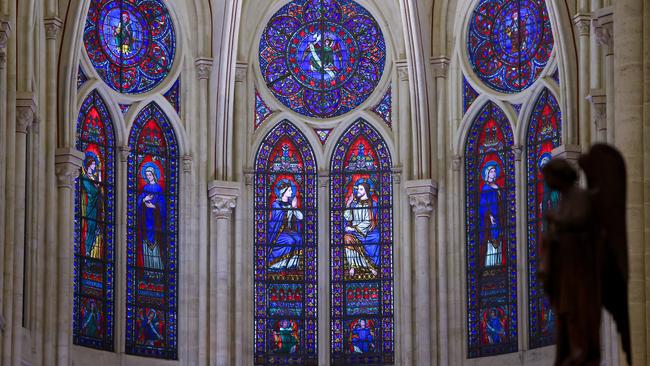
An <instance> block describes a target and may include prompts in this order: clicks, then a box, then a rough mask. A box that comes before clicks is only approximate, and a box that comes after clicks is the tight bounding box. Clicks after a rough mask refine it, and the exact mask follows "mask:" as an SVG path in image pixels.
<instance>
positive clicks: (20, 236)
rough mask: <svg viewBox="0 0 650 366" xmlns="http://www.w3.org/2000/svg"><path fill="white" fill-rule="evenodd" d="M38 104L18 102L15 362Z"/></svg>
mask: <svg viewBox="0 0 650 366" xmlns="http://www.w3.org/2000/svg"><path fill="white" fill-rule="evenodd" d="M35 113H36V103H35V100H34V96H33V95H32V94H23V95H20V96H19V97H18V98H17V99H16V132H15V139H16V145H15V168H14V169H15V170H14V174H15V177H14V185H15V188H14V198H13V200H14V216H15V219H14V255H13V257H14V260H13V280H14V284H13V288H14V291H13V312H12V315H11V318H12V323H13V325H12V328H13V334H12V348H13V351H12V363H13V364H17V363H18V362H19V360H20V358H21V357H22V352H21V345H22V343H23V342H22V332H21V328H22V318H23V301H24V295H25V294H24V293H23V279H24V276H25V268H24V263H25V225H26V222H25V219H26V216H25V210H26V204H25V187H26V183H27V180H26V177H27V131H28V130H29V128H30V126H31V125H32V122H33V121H34V114H35Z"/></svg>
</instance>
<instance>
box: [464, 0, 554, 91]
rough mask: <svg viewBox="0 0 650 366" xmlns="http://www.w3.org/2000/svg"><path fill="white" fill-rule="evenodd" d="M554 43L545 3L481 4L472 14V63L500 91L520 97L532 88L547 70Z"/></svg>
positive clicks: (503, 0)
mask: <svg viewBox="0 0 650 366" xmlns="http://www.w3.org/2000/svg"><path fill="white" fill-rule="evenodd" d="M553 43H554V40H553V31H552V29H551V22H550V19H549V17H548V12H547V10H546V4H545V1H544V0H481V1H480V2H479V3H478V5H477V6H476V8H475V9H474V11H473V13H472V14H471V20H470V23H469V31H468V35H467V50H468V55H469V61H470V63H471V65H472V69H473V70H474V72H475V73H476V75H477V76H478V77H479V78H480V79H481V80H483V82H484V83H486V84H487V85H488V86H489V87H491V88H492V89H494V90H496V91H499V92H503V93H517V92H520V91H522V90H525V89H526V88H528V87H529V86H531V85H532V84H533V83H534V82H535V80H537V78H538V77H539V75H540V74H541V72H542V71H543V70H544V68H545V67H546V64H547V63H548V60H549V58H550V56H551V51H552V50H553Z"/></svg>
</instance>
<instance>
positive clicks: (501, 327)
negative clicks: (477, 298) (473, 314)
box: [483, 308, 506, 344]
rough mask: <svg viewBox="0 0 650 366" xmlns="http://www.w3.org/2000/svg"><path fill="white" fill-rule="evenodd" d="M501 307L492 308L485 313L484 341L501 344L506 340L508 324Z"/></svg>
mask: <svg viewBox="0 0 650 366" xmlns="http://www.w3.org/2000/svg"><path fill="white" fill-rule="evenodd" d="M502 313H503V311H502V310H501V309H497V308H492V309H490V310H489V311H486V312H485V313H484V314H483V327H484V338H483V341H484V343H488V344H499V343H501V342H503V341H505V340H506V325H505V319H504V317H503V314H502Z"/></svg>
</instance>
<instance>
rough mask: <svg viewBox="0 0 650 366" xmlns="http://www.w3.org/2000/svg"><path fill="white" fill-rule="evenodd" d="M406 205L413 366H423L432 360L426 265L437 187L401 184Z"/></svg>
mask: <svg viewBox="0 0 650 366" xmlns="http://www.w3.org/2000/svg"><path fill="white" fill-rule="evenodd" d="M405 187H406V193H407V194H408V198H409V204H410V205H411V208H412V209H413V214H414V216H415V220H414V236H413V242H414V250H413V257H414V258H413V272H414V274H415V278H414V281H413V290H412V294H413V301H414V302H415V305H414V307H413V308H414V310H415V312H414V317H415V321H414V326H413V329H414V332H413V338H414V343H415V344H414V347H413V353H414V364H415V365H427V364H430V363H431V362H432V360H434V358H432V355H435V350H434V349H432V348H433V347H434V346H435V345H434V344H433V343H432V337H431V329H434V327H433V325H434V324H433V323H432V321H431V303H430V301H431V281H430V278H429V274H430V270H431V266H432V263H431V261H430V259H431V257H430V247H431V241H432V240H431V239H432V238H431V215H432V213H433V207H434V204H435V200H436V199H437V195H438V187H437V185H436V183H435V182H433V181H431V180H428V179H426V180H415V181H407V182H406V183H405Z"/></svg>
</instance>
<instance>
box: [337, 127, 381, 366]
mask: <svg viewBox="0 0 650 366" xmlns="http://www.w3.org/2000/svg"><path fill="white" fill-rule="evenodd" d="M331 164H332V165H331V183H330V184H331V185H330V195H331V220H332V222H331V227H330V230H331V243H330V254H331V267H330V275H331V278H330V281H331V284H330V285H331V360H332V365H392V364H393V362H394V335H393V321H394V319H393V197H392V194H393V187H392V174H393V173H392V162H391V157H390V153H389V151H388V147H387V145H386V143H385V142H384V140H383V139H382V138H381V136H380V135H379V133H378V132H377V131H376V130H375V129H374V128H372V127H371V126H370V125H369V124H367V123H366V122H365V121H363V120H359V121H357V122H356V123H355V124H353V125H352V126H351V127H350V128H348V130H347V131H346V132H345V133H344V134H343V136H342V137H341V138H340V140H339V141H338V143H337V145H336V147H335V149H334V153H333V157H332V163H331Z"/></svg>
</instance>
